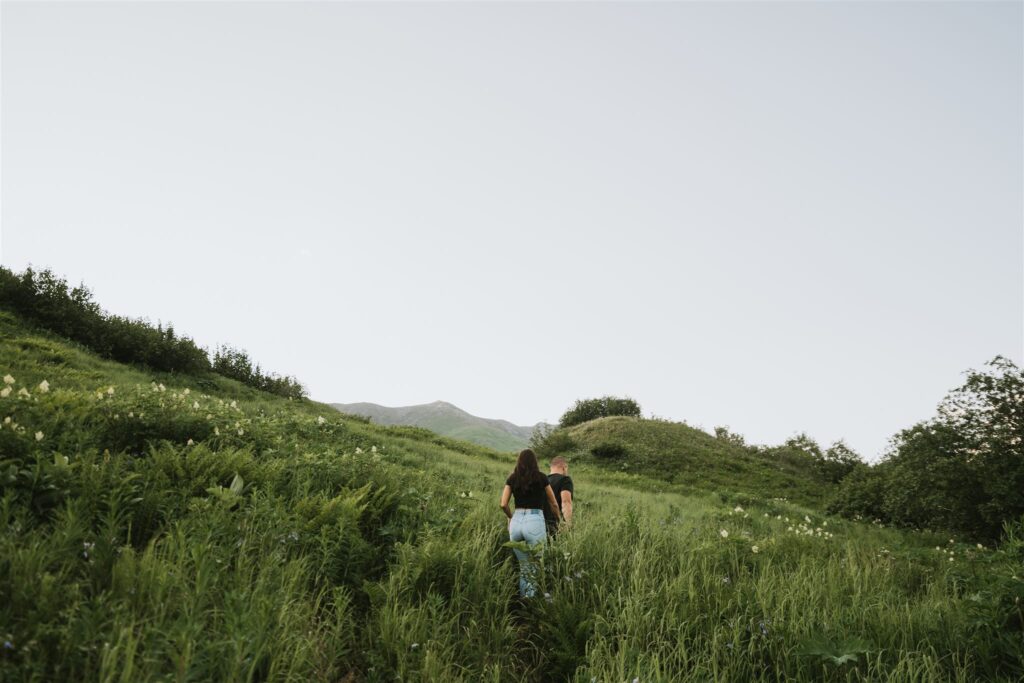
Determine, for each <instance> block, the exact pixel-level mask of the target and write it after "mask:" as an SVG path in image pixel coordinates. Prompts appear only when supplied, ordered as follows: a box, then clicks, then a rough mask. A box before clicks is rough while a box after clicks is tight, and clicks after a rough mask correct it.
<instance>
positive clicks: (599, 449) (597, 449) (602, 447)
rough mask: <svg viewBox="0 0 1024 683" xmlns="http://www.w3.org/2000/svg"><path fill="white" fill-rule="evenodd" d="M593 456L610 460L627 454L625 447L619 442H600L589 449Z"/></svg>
mask: <svg viewBox="0 0 1024 683" xmlns="http://www.w3.org/2000/svg"><path fill="white" fill-rule="evenodd" d="M590 452H591V453H593V454H594V457H595V458H603V459H605V460H612V459H617V458H624V457H626V455H627V451H626V447H625V446H623V445H622V444H619V443H600V444H597V445H596V446H594V447H593V448H591V449H590Z"/></svg>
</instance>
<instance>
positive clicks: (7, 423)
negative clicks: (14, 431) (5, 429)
mask: <svg viewBox="0 0 1024 683" xmlns="http://www.w3.org/2000/svg"><path fill="white" fill-rule="evenodd" d="M4 424H5V425H9V424H11V416H10V415H8V416H7V417H5V418H4Z"/></svg>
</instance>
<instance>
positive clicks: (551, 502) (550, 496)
mask: <svg viewBox="0 0 1024 683" xmlns="http://www.w3.org/2000/svg"><path fill="white" fill-rule="evenodd" d="M544 493H546V494H548V505H549V506H551V511H552V512H553V513H555V519H558V518H559V516H560V515H559V513H558V501H556V500H555V492H554V491H552V490H551V486H550V485H549V486H545V487H544Z"/></svg>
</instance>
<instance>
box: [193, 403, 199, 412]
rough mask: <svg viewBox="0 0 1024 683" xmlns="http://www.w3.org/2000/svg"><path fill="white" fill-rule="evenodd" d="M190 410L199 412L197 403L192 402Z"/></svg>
mask: <svg viewBox="0 0 1024 683" xmlns="http://www.w3.org/2000/svg"><path fill="white" fill-rule="evenodd" d="M192 410H199V401H192Z"/></svg>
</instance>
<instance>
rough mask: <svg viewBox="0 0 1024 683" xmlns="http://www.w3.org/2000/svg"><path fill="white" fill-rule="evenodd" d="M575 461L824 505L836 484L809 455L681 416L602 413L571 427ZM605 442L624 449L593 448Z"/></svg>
mask: <svg viewBox="0 0 1024 683" xmlns="http://www.w3.org/2000/svg"><path fill="white" fill-rule="evenodd" d="M565 433H566V434H568V435H569V437H570V438H571V439H572V440H573V442H574V443H575V445H576V447H575V448H574V449H573V451H572V452H570V453H567V454H566V455H568V456H569V457H570V458H571V459H572V460H574V461H576V462H585V463H591V464H594V465H596V466H599V467H601V468H603V469H606V470H613V471H627V472H635V473H637V474H641V475H643V476H646V477H649V478H654V479H663V480H665V481H669V482H672V483H676V484H681V485H684V486H687V487H690V488H692V489H703V490H710V491H721V492H738V493H747V494H752V495H757V496H764V497H768V498H788V499H790V500H793V501H797V502H800V503H803V504H806V505H812V506H815V507H823V505H824V503H825V502H826V501H827V500H828V498H829V496H830V495H831V492H832V489H833V485H832V484H831V483H830V482H826V481H824V480H822V479H821V477H819V476H818V475H817V474H816V473H815V471H814V469H813V467H811V466H810V465H811V462H810V459H809V458H799V459H795V456H796V455H797V454H792V453H787V454H785V455H784V456H779V455H771V454H769V453H764V452H758V451H757V450H756V449H753V448H748V447H744V446H738V445H735V444H733V443H730V442H728V441H725V440H722V439H716V438H715V437H713V436H711V435H710V434H707V433H705V432H702V431H701V430H699V429H695V428H693V427H690V426H689V425H685V424H681V423H679V422H667V421H663V420H645V419H641V418H635V417H603V418H599V419H597V420H591V421H589V422H584V423H582V424H579V425H576V426H574V427H570V428H568V429H566V430H565ZM605 444H613V445H616V446H621V447H622V448H624V449H625V454H624V455H622V456H620V457H613V458H602V457H598V456H595V455H593V454H592V453H591V450H592V449H594V448H595V447H599V446H602V445H605Z"/></svg>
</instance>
